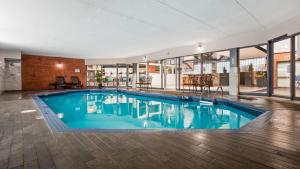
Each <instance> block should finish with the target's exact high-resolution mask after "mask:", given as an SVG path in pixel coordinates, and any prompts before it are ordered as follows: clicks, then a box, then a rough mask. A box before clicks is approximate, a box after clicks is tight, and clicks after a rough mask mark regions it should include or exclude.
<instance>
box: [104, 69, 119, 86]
mask: <svg viewBox="0 0 300 169" xmlns="http://www.w3.org/2000/svg"><path fill="white" fill-rule="evenodd" d="M102 71H103V72H104V81H103V84H104V86H106V87H114V86H117V78H118V77H117V66H116V65H103V68H102Z"/></svg>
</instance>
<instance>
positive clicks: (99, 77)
mask: <svg viewBox="0 0 300 169" xmlns="http://www.w3.org/2000/svg"><path fill="white" fill-rule="evenodd" d="M96 81H97V82H98V87H99V88H101V87H102V82H103V71H102V70H97V72H96Z"/></svg>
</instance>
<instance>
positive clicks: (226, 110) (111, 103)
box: [41, 92, 255, 129]
mask: <svg viewBox="0 0 300 169" xmlns="http://www.w3.org/2000/svg"><path fill="white" fill-rule="evenodd" d="M41 98H42V100H43V101H44V102H45V103H46V104H47V105H48V106H49V107H50V108H51V109H52V111H53V112H54V113H55V114H56V115H57V117H58V118H60V119H61V120H62V121H63V122H64V123H65V124H66V125H67V126H68V127H70V128H89V129H92V128H93V129H94V128H100V129H164V128H167V129H233V128H240V127H242V126H244V125H245V124H247V123H248V122H250V121H251V120H253V119H254V118H255V116H253V115H251V114H248V113H246V112H243V111H241V110H238V109H234V108H232V107H228V106H225V105H213V104H204V103H203V104H202V103H199V102H188V101H171V100H163V99H156V98H150V97H141V96H135V95H128V94H125V93H120V92H72V93H66V94H60V95H49V96H44V97H41Z"/></svg>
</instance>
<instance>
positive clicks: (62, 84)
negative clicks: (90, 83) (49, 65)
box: [55, 76, 69, 89]
mask: <svg viewBox="0 0 300 169" xmlns="http://www.w3.org/2000/svg"><path fill="white" fill-rule="evenodd" d="M55 84H56V87H55V88H64V89H66V88H68V87H69V85H68V83H67V82H66V80H65V77H64V76H56V82H55Z"/></svg>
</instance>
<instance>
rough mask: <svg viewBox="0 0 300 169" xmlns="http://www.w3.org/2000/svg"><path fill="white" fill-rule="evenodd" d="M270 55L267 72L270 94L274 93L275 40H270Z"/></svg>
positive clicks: (268, 91)
mask: <svg viewBox="0 0 300 169" xmlns="http://www.w3.org/2000/svg"><path fill="white" fill-rule="evenodd" d="M267 48H268V56H267V64H268V68H267V74H268V86H267V87H268V88H267V94H268V96H269V97H270V96H272V95H273V71H274V63H273V57H274V50H273V49H274V42H273V41H268V46H267Z"/></svg>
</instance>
